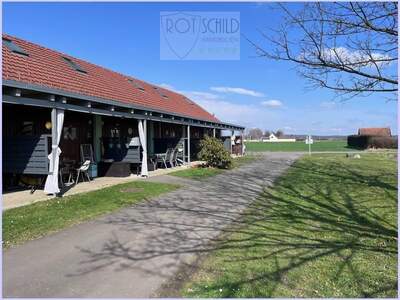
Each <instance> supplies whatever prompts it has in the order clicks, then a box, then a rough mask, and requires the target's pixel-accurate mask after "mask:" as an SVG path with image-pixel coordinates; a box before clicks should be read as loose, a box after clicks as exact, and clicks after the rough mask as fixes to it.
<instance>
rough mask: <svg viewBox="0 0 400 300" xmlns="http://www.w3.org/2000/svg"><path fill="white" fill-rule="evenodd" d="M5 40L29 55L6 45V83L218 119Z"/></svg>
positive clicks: (178, 99) (182, 100)
mask: <svg viewBox="0 0 400 300" xmlns="http://www.w3.org/2000/svg"><path fill="white" fill-rule="evenodd" d="M3 38H7V39H9V40H11V41H13V42H14V43H15V44H16V45H18V46H19V47H21V48H22V49H23V50H24V51H25V52H27V53H28V54H29V56H24V55H20V54H17V53H13V52H11V51H10V49H8V48H7V47H4V46H3V72H2V74H3V80H15V81H18V82H21V83H27V84H34V85H40V86H42V87H46V88H52V89H58V90H63V91H66V92H70V93H77V94H81V95H85V96H92V97H99V98H103V99H107V100H115V101H120V102H123V103H127V104H132V105H138V106H144V107H146V108H148V109H149V110H150V109H154V110H161V111H165V112H169V113H172V114H174V113H175V114H178V115H184V116H187V117H190V118H194V119H200V120H205V121H211V122H219V120H218V119H217V118H216V117H215V116H213V115H212V114H210V113H209V112H207V111H206V110H204V109H203V108H201V107H200V106H199V105H197V104H195V103H194V102H192V101H191V100H189V99H187V98H186V97H185V96H183V95H181V94H178V93H176V92H173V91H170V90H167V89H164V88H161V87H158V88H159V91H160V93H161V94H164V95H166V96H168V98H164V97H162V95H160V93H159V92H158V91H157V90H155V89H154V85H151V84H149V83H146V82H144V81H141V80H138V79H135V78H132V77H130V76H126V75H123V74H120V73H117V72H114V71H111V70H108V69H106V68H103V67H100V66H97V65H94V64H91V63H89V62H86V61H84V60H81V59H78V58H74V57H71V56H69V55H66V54H63V53H60V52H57V51H54V50H51V49H48V48H45V47H42V46H39V45H37V44H33V43H30V42H27V41H25V40H22V39H19V38H16V37H13V36H10V35H5V34H3ZM63 56H64V57H67V58H70V59H71V60H72V61H74V62H75V63H77V64H78V65H79V66H80V67H82V68H83V69H84V70H85V71H86V72H87V74H84V73H80V72H78V71H76V70H74V69H73V68H71V66H70V65H69V64H68V63H67V62H66V61H65V60H64V59H62V57H63ZM129 79H131V80H134V81H136V82H137V83H138V84H139V85H140V86H142V87H143V88H144V89H145V91H141V90H140V89H138V88H137V87H135V86H134V85H133V84H132V83H131V82H129V81H128V80H129Z"/></svg>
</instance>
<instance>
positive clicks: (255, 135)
mask: <svg viewBox="0 0 400 300" xmlns="http://www.w3.org/2000/svg"><path fill="white" fill-rule="evenodd" d="M262 135H263V132H262V130H261V129H260V128H251V129H250V130H249V137H250V139H256V140H258V139H260V138H261V137H262Z"/></svg>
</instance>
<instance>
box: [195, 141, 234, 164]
mask: <svg viewBox="0 0 400 300" xmlns="http://www.w3.org/2000/svg"><path fill="white" fill-rule="evenodd" d="M197 157H198V158H199V159H200V160H204V161H205V162H206V163H207V165H208V166H209V167H216V168H220V169H229V168H231V167H232V158H231V155H230V153H229V152H228V151H227V150H226V149H225V148H224V145H223V144H222V143H221V141H219V140H218V139H216V138H213V137H209V136H206V137H204V139H202V140H201V141H200V152H199V153H198V155H197Z"/></svg>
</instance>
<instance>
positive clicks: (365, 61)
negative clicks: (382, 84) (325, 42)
mask: <svg viewBox="0 0 400 300" xmlns="http://www.w3.org/2000/svg"><path fill="white" fill-rule="evenodd" d="M322 57H323V58H324V60H326V61H330V62H333V63H341V62H343V63H345V64H353V65H355V67H368V66H373V62H374V61H375V62H376V64H377V65H381V66H382V65H388V64H390V62H388V61H385V60H389V59H390V58H391V57H390V56H389V55H387V54H381V53H376V52H372V53H367V52H365V51H360V50H354V51H352V50H349V49H347V48H345V47H334V48H328V49H324V50H323V51H322ZM382 60H383V61H382Z"/></svg>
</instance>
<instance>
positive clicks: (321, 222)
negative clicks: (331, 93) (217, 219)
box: [181, 154, 397, 298]
mask: <svg viewBox="0 0 400 300" xmlns="http://www.w3.org/2000/svg"><path fill="white" fill-rule="evenodd" d="M396 165H397V161H396V160H395V159H394V158H393V157H389V155H388V154H365V155H364V154H362V155H361V159H354V158H345V157H344V155H343V154H338V155H333V154H331V155H327V154H325V155H315V156H312V157H308V156H307V157H304V158H302V159H300V160H299V161H297V162H296V163H295V164H294V166H293V167H292V168H290V169H289V171H288V172H287V173H286V174H285V175H284V176H282V177H281V178H280V179H279V180H278V181H277V182H276V185H275V186H274V187H273V188H270V189H267V190H265V192H264V193H263V194H262V195H261V196H260V197H259V199H258V200H257V201H255V202H254V203H253V204H252V205H251V207H250V208H249V209H248V210H247V211H246V213H245V214H244V216H243V218H242V219H241V220H237V221H236V222H235V224H234V225H233V226H232V227H231V228H230V229H229V230H226V232H225V233H224V234H223V235H222V237H221V240H220V241H219V242H217V243H216V245H215V247H216V250H214V251H213V252H211V253H210V254H209V256H208V257H206V259H205V261H204V262H203V264H201V265H200V266H199V269H198V271H197V272H196V273H195V274H194V275H193V276H192V279H191V281H190V282H187V283H186V284H185V285H184V287H183V288H182V291H181V292H182V294H183V296H184V297H218V298H220V297H226V298H227V297H238V298H239V297H248V298H252V297H318V298H319V297H355V298H356V297H360V298H361V297H393V298H394V297H396V296H397V168H396Z"/></svg>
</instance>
